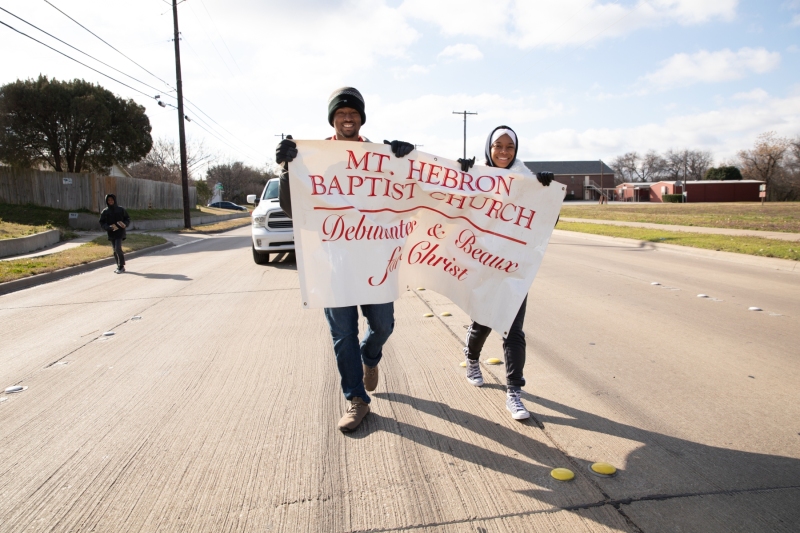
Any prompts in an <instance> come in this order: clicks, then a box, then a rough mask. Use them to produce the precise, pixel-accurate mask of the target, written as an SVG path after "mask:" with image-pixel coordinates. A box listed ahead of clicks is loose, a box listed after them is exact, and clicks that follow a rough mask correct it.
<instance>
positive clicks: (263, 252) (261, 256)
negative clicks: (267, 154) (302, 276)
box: [247, 178, 294, 265]
mask: <svg viewBox="0 0 800 533" xmlns="http://www.w3.org/2000/svg"><path fill="white" fill-rule="evenodd" d="M278 181H279V179H278V178H274V179H271V180H269V181H268V182H267V185H266V186H265V187H264V191H263V192H262V193H261V198H260V199H259V198H258V197H256V195H255V194H251V195H249V196H248V197H247V201H248V203H253V204H256V208H255V209H254V210H253V214H252V215H251V217H252V219H253V224H252V232H251V233H252V236H253V261H255V262H256V263H258V264H259V265H263V264H265V263H269V254H270V253H274V254H279V253H283V252H293V251H294V228H293V227H292V219H291V218H289V217H288V216H286V213H284V212H283V209H281V206H280V204H279V203H278Z"/></svg>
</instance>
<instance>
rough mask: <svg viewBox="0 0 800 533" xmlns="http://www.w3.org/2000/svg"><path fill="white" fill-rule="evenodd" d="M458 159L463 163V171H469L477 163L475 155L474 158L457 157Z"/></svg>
mask: <svg viewBox="0 0 800 533" xmlns="http://www.w3.org/2000/svg"><path fill="white" fill-rule="evenodd" d="M456 161H458V162H459V163H461V172H467V171H468V170H469V169H471V168H472V167H473V166H474V165H475V158H474V157H473V158H472V159H461V158H458V159H456Z"/></svg>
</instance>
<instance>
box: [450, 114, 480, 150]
mask: <svg viewBox="0 0 800 533" xmlns="http://www.w3.org/2000/svg"><path fill="white" fill-rule="evenodd" d="M453 114H454V115H464V159H466V158H467V115H477V113H471V112H469V111H466V110H464V111H453Z"/></svg>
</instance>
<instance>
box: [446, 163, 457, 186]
mask: <svg viewBox="0 0 800 533" xmlns="http://www.w3.org/2000/svg"><path fill="white" fill-rule="evenodd" d="M442 187H447V188H448V189H455V188H457V187H458V172H456V171H455V170H453V169H452V168H445V169H444V180H442Z"/></svg>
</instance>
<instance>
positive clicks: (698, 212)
mask: <svg viewBox="0 0 800 533" xmlns="http://www.w3.org/2000/svg"><path fill="white" fill-rule="evenodd" d="M561 216H562V217H569V218H594V219H597V220H619V221H623V222H649V223H651V224H675V225H678V226H700V227H707V228H735V229H750V230H760V231H783V232H788V233H800V202H770V203H766V204H764V205H763V206H762V205H761V204H760V203H754V202H727V203H696V204H691V203H689V204H661V203H641V204H640V203H627V204H609V205H574V206H571V205H569V203H568V202H567V203H565V204H564V206H563V207H562V208H561Z"/></svg>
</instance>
